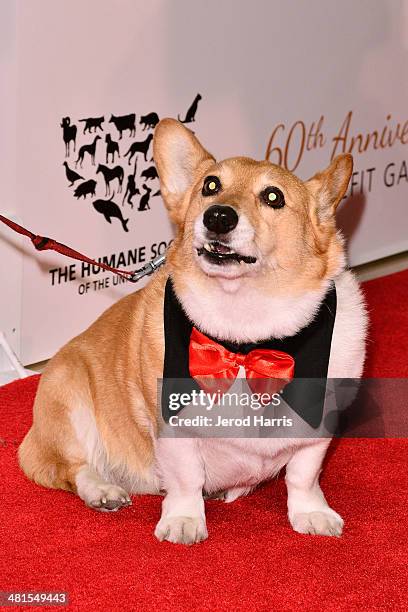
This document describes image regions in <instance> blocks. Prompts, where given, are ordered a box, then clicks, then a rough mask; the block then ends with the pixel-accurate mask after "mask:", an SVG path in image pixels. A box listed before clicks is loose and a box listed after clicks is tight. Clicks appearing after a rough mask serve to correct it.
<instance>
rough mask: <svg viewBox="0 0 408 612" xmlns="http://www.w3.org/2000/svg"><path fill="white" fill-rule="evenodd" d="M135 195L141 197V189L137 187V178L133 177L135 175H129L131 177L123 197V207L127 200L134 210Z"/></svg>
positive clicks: (128, 179)
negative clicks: (133, 199) (133, 200)
mask: <svg viewBox="0 0 408 612" xmlns="http://www.w3.org/2000/svg"><path fill="white" fill-rule="evenodd" d="M135 195H140V191H139V189H138V188H137V186H136V181H135V177H134V176H133V174H129V176H128V178H127V185H126V191H125V195H124V196H123V200H122V206H123V204H124V203H125V200H126V203H127V204H129V205H130V207H131V208H133V202H132V198H133V197H134V196H135ZM126 198H127V199H126Z"/></svg>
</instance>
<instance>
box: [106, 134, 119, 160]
mask: <svg viewBox="0 0 408 612" xmlns="http://www.w3.org/2000/svg"><path fill="white" fill-rule="evenodd" d="M105 142H106V163H107V164H109V155H110V156H111V157H112V159H111V162H112V164H114V163H115V153H117V154H118V157H120V153H119V143H117V142H115V141H114V140H112V137H111V135H110V134H106V136H105Z"/></svg>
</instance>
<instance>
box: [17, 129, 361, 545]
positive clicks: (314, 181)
mask: <svg viewBox="0 0 408 612" xmlns="http://www.w3.org/2000/svg"><path fill="white" fill-rule="evenodd" d="M154 159H155V162H156V166H157V170H158V174H159V178H160V184H161V193H162V196H163V200H164V202H165V205H166V207H167V209H168V212H169V215H170V218H171V220H172V221H173V223H174V225H175V227H176V230H177V232H176V236H175V239H174V241H173V242H172V244H171V246H170V247H169V249H168V253H167V259H166V263H165V265H164V266H163V267H162V268H161V269H160V270H158V271H157V272H155V274H154V276H153V277H152V279H151V280H150V282H149V283H148V284H147V285H146V287H144V288H143V289H142V290H140V291H136V292H135V293H132V294H130V295H128V296H126V297H124V298H123V299H121V300H120V301H119V302H117V303H116V304H114V305H113V306H112V307H111V308H109V309H108V310H107V311H106V312H105V313H104V314H102V316H100V317H99V318H98V319H97V320H96V321H95V322H94V323H93V324H92V325H91V326H90V327H89V328H88V329H87V330H86V331H84V332H83V333H82V334H80V335H79V336H78V337H76V338H74V339H73V340H71V341H70V342H69V343H68V344H67V345H66V346H64V347H63V348H62V349H61V350H60V351H59V352H58V353H57V354H56V355H55V357H54V358H53V359H51V360H50V362H49V363H48V365H47V367H46V369H45V371H44V373H43V375H42V377H41V380H40V384H39V388H38V392H37V396H36V399H35V404H34V417H33V425H32V427H31V429H30V430H29V432H28V433H27V435H26V437H25V439H24V441H23V442H22V444H21V446H20V448H19V461H20V465H21V467H22V469H23V471H24V472H25V474H26V475H27V476H28V477H29V478H31V479H32V480H34V481H35V482H36V483H38V484H40V485H43V486H45V487H51V488H56V489H65V490H67V491H71V492H74V493H75V494H76V495H78V496H79V497H80V498H81V499H82V500H83V501H84V502H85V504H86V505H87V506H89V507H91V508H93V509H95V510H100V511H105V512H107V511H116V510H118V509H120V508H122V507H125V506H127V505H128V504H130V503H131V498H130V494H136V493H139V494H163V495H164V499H163V503H162V513H161V518H160V519H159V521H158V523H157V526H156V530H155V535H156V537H157V538H158V539H159V540H168V541H170V542H178V543H184V544H192V543H195V542H200V541H202V540H204V539H206V538H207V526H206V518H205V503H204V496H205V495H206V496H211V495H215V494H217V493H219V492H222V493H223V496H224V499H225V500H226V501H233V500H234V499H236V498H238V497H239V496H241V495H245V494H247V493H248V492H249V491H250V490H252V489H253V488H254V487H255V486H256V485H257V484H258V483H260V482H262V481H265V480H267V479H270V478H272V477H273V476H274V475H276V474H277V473H278V472H279V470H281V469H282V468H283V467H286V485H287V493H288V518H289V521H290V523H291V525H292V527H293V529H294V530H295V531H297V532H300V533H305V534H306V533H308V534H320V535H327V536H330V535H334V536H339V535H340V534H341V532H342V528H343V520H342V518H341V517H340V516H339V514H338V513H337V512H335V510H333V509H332V508H331V507H330V506H329V504H328V502H327V501H326V499H325V497H324V494H323V492H322V490H321V488H320V485H319V474H320V472H321V469H322V463H323V460H324V457H325V454H326V451H327V448H328V446H329V444H330V438H327V437H326V438H301V437H299V438H297V439H290V438H279V439H276V438H271V439H269V438H262V439H260V438H259V439H256V438H243V437H235V438H232V437H231V438H215V437H212V438H211V437H207V438H205V437H202V438H200V437H196V438H192V437H187V438H174V437H173V438H172V437H163V436H161V435H160V432H161V428H162V426H163V419H162V415H161V411H160V409H159V407H158V401H157V381H158V380H160V379H161V378H162V377H163V368H164V363H165V349H166V346H165V343H166V339H165V325H164V308H165V302H166V299H167V298H166V294H167V290H168V287H169V282H170V283H171V291H172V292H173V294H174V299H175V300H176V301H177V304H179V305H180V312H182V313H183V314H182V316H184V317H185V320H186V321H187V322H188V323H189V324H190V325H192V326H194V328H196V329H197V330H199V332H200V333H201V334H204V335H206V336H209V337H211V338H213V339H215V340H216V341H218V340H219V341H220V342H230V343H236V344H242V343H259V342H262V341H264V340H266V339H272V341H273V339H276V340H277V341H278V340H279V341H285V340H286V339H287V340H290V339H291V338H294V337H296V335H297V334H299V333H300V334H301V333H302V330H304V329H306V328H307V327H308V326H310V325H311V324H312V323H313V321H314V320H315V319H316V317H317V316H318V314H317V313H319V309H321V306H322V304H323V303H324V301H325V299H326V297H327V295H328V293H329V292H330V291H331V292H333V291H334V288H335V293H336V316H335V319H334V321H333V325H332V332H331V333H332V336H331V339H330V342H329V345H328V346H329V349H328V353H327V359H328V362H327V363H328V366H327V376H328V377H330V378H342V377H347V378H358V377H360V376H361V374H362V369H363V363H364V355H365V336H366V328H367V317H366V310H365V306H364V302H363V298H362V295H361V292H360V289H359V287H358V284H357V281H356V280H355V278H354V276H353V274H352V272H351V271H348V270H346V269H345V266H346V263H345V253H344V245H343V239H342V236H341V234H340V233H339V232H338V231H337V230H336V225H335V211H336V208H337V206H338V204H339V203H340V201H341V200H342V198H343V196H344V195H345V192H346V189H347V185H348V182H349V179H350V176H351V172H352V165H353V163H352V157H351V156H350V155H348V154H345V155H340V156H339V157H336V158H335V159H334V160H333V161H332V162H331V164H330V165H329V167H328V168H327V169H325V170H324V171H322V172H319V173H317V174H316V175H314V176H313V177H312V178H311V179H310V180H308V181H306V182H303V181H301V180H300V179H298V178H297V177H296V176H294V175H293V174H292V173H291V172H289V171H287V170H285V169H284V168H281V167H279V166H276V165H274V164H272V163H270V162H269V161H255V160H253V159H249V158H246V157H235V158H231V159H226V160H224V161H221V162H216V160H215V159H214V157H213V156H212V155H211V154H209V153H208V152H207V151H206V150H205V149H204V148H203V147H202V145H201V144H200V142H199V141H198V140H197V138H196V137H195V136H194V134H193V133H192V132H191V131H190V130H188V129H187V128H185V127H184V126H183V125H182V124H181V123H180V122H178V121H176V120H173V119H164V120H162V121H160V122H159V123H158V125H157V127H156V129H155V135H154ZM325 310H327V309H325ZM172 367H177V363H175V362H173V364H172Z"/></svg>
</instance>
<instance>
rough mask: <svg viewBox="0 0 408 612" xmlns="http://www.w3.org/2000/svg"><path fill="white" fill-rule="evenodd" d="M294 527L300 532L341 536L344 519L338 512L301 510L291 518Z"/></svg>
mask: <svg viewBox="0 0 408 612" xmlns="http://www.w3.org/2000/svg"><path fill="white" fill-rule="evenodd" d="M290 522H291V524H292V527H293V529H294V530H295V531H297V532H298V533H308V534H312V535H326V536H337V537H338V536H341V534H342V531H343V525H344V521H343V519H342V518H341V516H340V515H339V514H337V512H334V510H331V508H329V509H328V511H327V512H324V511H319V512H300V513H298V514H295V515H294V516H293V518H292V519H291V521H290Z"/></svg>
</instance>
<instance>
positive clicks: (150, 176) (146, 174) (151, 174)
mask: <svg viewBox="0 0 408 612" xmlns="http://www.w3.org/2000/svg"><path fill="white" fill-rule="evenodd" d="M140 176H142V177H143V178H144V179H145V180H146V181H153V180H154V179H156V178H159V175H158V174H157V170H156V168H155V167H154V166H149V168H146V170H143V172H142V174H141V175H140Z"/></svg>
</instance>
